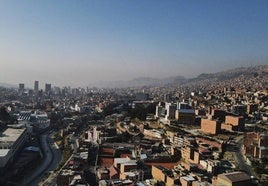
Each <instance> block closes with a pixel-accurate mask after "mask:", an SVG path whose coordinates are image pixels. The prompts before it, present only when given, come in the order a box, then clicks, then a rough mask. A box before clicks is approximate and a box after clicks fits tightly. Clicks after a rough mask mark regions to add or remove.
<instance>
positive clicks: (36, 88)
mask: <svg viewBox="0 0 268 186" xmlns="http://www.w3.org/2000/svg"><path fill="white" fill-rule="evenodd" d="M38 90H39V82H38V81H35V82H34V91H35V92H38Z"/></svg>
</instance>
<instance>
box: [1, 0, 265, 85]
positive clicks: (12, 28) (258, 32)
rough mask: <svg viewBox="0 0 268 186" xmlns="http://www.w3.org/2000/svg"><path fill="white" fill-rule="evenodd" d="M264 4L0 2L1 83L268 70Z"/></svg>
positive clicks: (234, 0)
mask: <svg viewBox="0 0 268 186" xmlns="http://www.w3.org/2000/svg"><path fill="white" fill-rule="evenodd" d="M267 10H268V1H267V0H257V1H256V0H251V1H248V0H224V1H222V0H202V1H197V0H195V1H191V0H184V1H182V0H168V1H166V0H161V1H160V0H159V1H158V0H107V1H104V0H103V1H102V0H95V1H93V0H69V1H66V0H43V1H36V0H23V1H22V0H7V1H0V82H3V83H10V84H14V85H18V83H25V84H26V85H28V86H32V87H33V84H34V81H35V80H38V81H39V82H40V83H41V86H42V83H43V84H45V83H51V84H52V86H65V85H71V86H76V87H78V86H87V85H90V84H92V83H94V82H98V81H119V80H131V79H133V78H138V77H152V78H164V77H170V76H177V75H182V76H185V77H195V76H197V75H198V74H201V73H214V72H219V71H223V70H227V69H232V68H235V67H248V66H251V65H267V64H268V52H267V51H268V11H267Z"/></svg>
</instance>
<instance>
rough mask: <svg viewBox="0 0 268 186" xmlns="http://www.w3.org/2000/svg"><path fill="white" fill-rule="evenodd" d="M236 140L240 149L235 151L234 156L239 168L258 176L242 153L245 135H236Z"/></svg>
mask: <svg viewBox="0 0 268 186" xmlns="http://www.w3.org/2000/svg"><path fill="white" fill-rule="evenodd" d="M235 142H236V143H237V147H238V148H237V149H238V150H236V151H235V152H234V158H235V160H236V162H237V164H238V166H239V168H240V169H241V170H244V171H246V172H247V173H248V174H249V175H250V176H254V177H256V176H257V175H256V173H255V172H254V170H253V169H252V167H251V166H250V165H248V164H247V163H246V161H245V158H244V156H243V154H242V145H243V135H242V136H238V137H236V138H235Z"/></svg>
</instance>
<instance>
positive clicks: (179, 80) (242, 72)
mask: <svg viewBox="0 0 268 186" xmlns="http://www.w3.org/2000/svg"><path fill="white" fill-rule="evenodd" d="M257 76H263V78H268V65H262V66H253V67H240V68H235V69H230V70H226V71H222V72H217V73H203V74H200V75H199V76H197V77H195V78H185V77H183V76H173V77H168V78H162V79H157V78H150V77H140V78H135V79H133V80H129V81H101V82H97V83H95V84H94V86H96V87H106V88H115V87H117V88H125V87H142V86H168V85H169V86H172V85H174V86H176V85H188V84H189V85H190V84H198V83H201V82H204V81H205V82H211V83H213V82H214V83H217V82H223V81H230V80H235V79H236V78H242V77H243V78H245V79H248V78H254V77H257Z"/></svg>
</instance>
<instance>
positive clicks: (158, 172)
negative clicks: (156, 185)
mask: <svg viewBox="0 0 268 186" xmlns="http://www.w3.org/2000/svg"><path fill="white" fill-rule="evenodd" d="M152 176H153V178H154V179H156V180H157V181H160V182H164V183H165V184H166V185H167V186H173V185H178V184H179V179H178V178H176V177H174V176H173V173H172V171H171V170H169V169H166V168H164V167H162V166H160V165H153V166H152Z"/></svg>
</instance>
